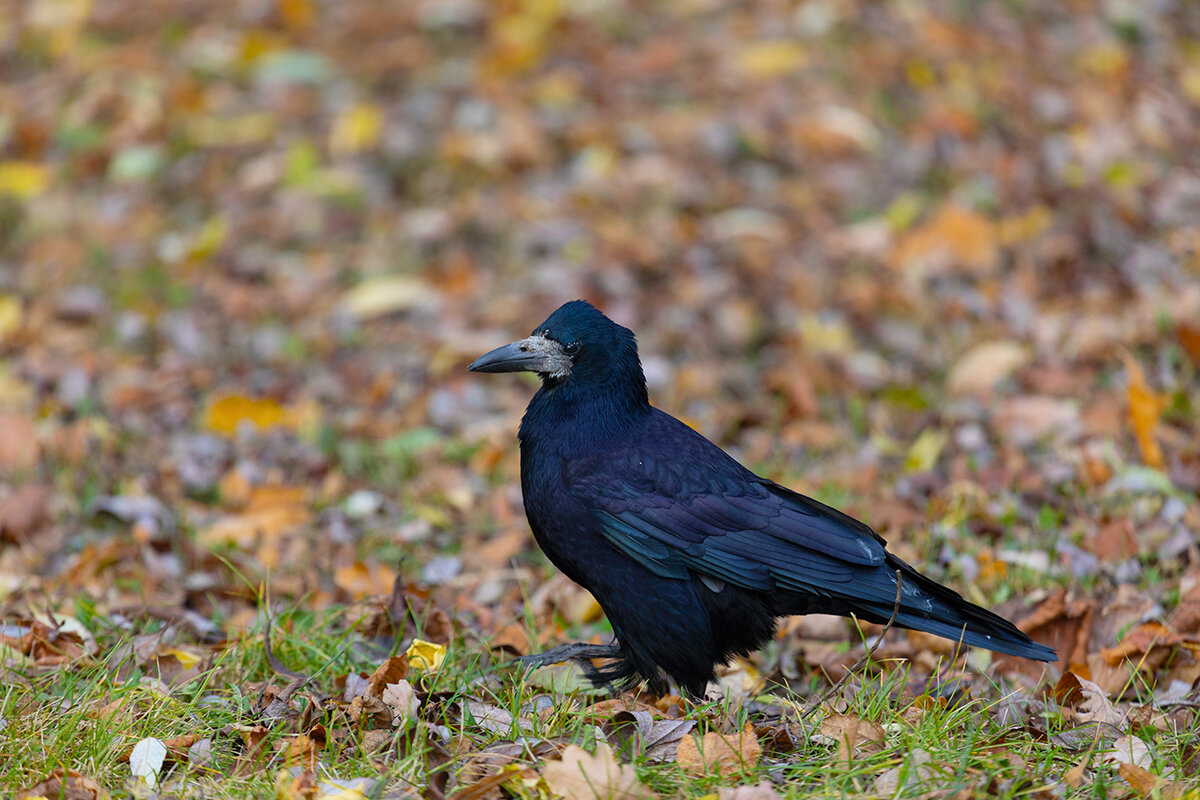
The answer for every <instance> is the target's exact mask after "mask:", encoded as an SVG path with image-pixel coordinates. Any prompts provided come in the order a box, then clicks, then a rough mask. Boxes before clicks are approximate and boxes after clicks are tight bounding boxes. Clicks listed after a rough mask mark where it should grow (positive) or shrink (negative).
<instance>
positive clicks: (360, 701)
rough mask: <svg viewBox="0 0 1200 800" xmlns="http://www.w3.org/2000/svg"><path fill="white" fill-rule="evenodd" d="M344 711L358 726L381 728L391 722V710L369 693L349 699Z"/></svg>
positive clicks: (389, 724) (388, 725)
mask: <svg viewBox="0 0 1200 800" xmlns="http://www.w3.org/2000/svg"><path fill="white" fill-rule="evenodd" d="M346 713H347V714H349V715H350V720H351V721H352V722H353V723H354V724H355V725H357V726H358V727H359V728H364V729H365V728H382V727H390V726H391V724H392V710H391V709H390V708H388V707H387V706H386V705H384V702H383V701H382V700H380V699H379V698H378V697H373V696H371V695H365V694H361V695H359V696H358V697H356V698H354V699H353V700H351V701H350V707H349V708H348V709H347V710H346Z"/></svg>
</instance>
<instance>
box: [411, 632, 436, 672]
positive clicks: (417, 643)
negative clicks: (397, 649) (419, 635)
mask: <svg viewBox="0 0 1200 800" xmlns="http://www.w3.org/2000/svg"><path fill="white" fill-rule="evenodd" d="M405 655H406V656H407V657H408V665H409V666H410V667H412V668H413V669H419V670H421V671H422V672H437V671H438V670H439V669H441V666H442V662H443V661H444V660H445V659H446V647H445V646H444V645H440V644H434V643H433V642H427V641H425V640H424V639H413V641H412V644H411V645H409V646H408V650H407V651H405Z"/></svg>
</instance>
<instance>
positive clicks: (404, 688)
mask: <svg viewBox="0 0 1200 800" xmlns="http://www.w3.org/2000/svg"><path fill="white" fill-rule="evenodd" d="M382 700H383V703H384V705H386V706H387V707H388V708H390V709H391V710H392V724H393V725H400V724H402V723H403V722H404V721H405V720H406V719H416V718H417V711H418V710H420V708H421V701H420V699H418V698H417V696H416V695H415V694H414V693H413V687H412V684H411V683H409V682H408V681H405V680H401V681H397V682H396V683H389V684H388V685H387V686H385V687H384V689H383V697H382Z"/></svg>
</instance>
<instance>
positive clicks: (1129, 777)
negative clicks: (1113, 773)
mask: <svg viewBox="0 0 1200 800" xmlns="http://www.w3.org/2000/svg"><path fill="white" fill-rule="evenodd" d="M1117 773H1118V774H1119V775H1120V776H1121V778H1122V779H1123V780H1124V781H1125V782H1126V783H1128V784H1129V788H1130V789H1133V793H1134V794H1135V795H1137V796H1138V797H1145V798H1150V797H1154V798H1157V800H1174V798H1177V797H1182V796H1183V793H1184V791H1186V787H1185V786H1184V785H1183V784H1182V783H1178V782H1176V781H1172V780H1168V779H1166V778H1163V777H1161V776H1159V775H1155V774H1154V773H1153V772H1151V771H1150V770H1148V769H1146V768H1145V767H1139V766H1137V765H1136V764H1126V763H1123V762H1122V763H1121V764H1118V765H1117Z"/></svg>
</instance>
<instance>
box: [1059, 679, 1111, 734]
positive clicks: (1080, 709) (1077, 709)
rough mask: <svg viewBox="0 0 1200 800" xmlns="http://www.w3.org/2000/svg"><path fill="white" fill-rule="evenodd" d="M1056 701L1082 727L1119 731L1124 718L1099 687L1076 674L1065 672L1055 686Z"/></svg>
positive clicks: (1066, 714)
mask: <svg viewBox="0 0 1200 800" xmlns="http://www.w3.org/2000/svg"><path fill="white" fill-rule="evenodd" d="M1054 699H1055V700H1056V701H1058V703H1059V705H1061V706H1063V709H1064V712H1066V713H1065V714H1064V716H1067V717H1068V718H1069V719H1070V720H1071V721H1073V722H1076V723H1079V724H1081V725H1094V726H1099V725H1104V726H1108V727H1110V728H1112V729H1114V730H1119V729H1120V726H1121V721H1122V720H1123V719H1124V716H1123V715H1122V714H1121V712H1119V711H1117V710H1116V708H1115V707H1113V704H1112V701H1111V700H1109V699H1108V695H1107V694H1106V693H1105V692H1104V691H1102V690H1101V689H1100V687H1099V686H1097V685H1096V684H1094V683H1092V682H1091V681H1089V680H1087V679H1086V678H1081V677H1079V676H1078V675H1076V674H1075V673H1074V672H1064V673H1063V674H1062V677H1061V678H1059V679H1058V683H1057V684H1055V686H1054Z"/></svg>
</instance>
